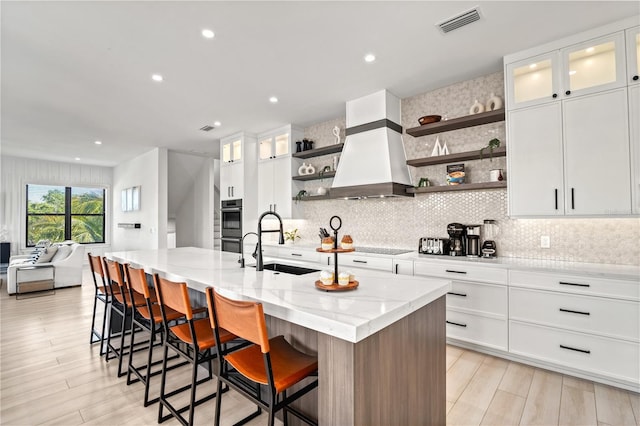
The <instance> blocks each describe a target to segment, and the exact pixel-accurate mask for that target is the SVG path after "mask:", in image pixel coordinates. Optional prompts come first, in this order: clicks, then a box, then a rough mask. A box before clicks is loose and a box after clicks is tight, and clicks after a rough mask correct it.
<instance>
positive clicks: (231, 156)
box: [220, 136, 242, 163]
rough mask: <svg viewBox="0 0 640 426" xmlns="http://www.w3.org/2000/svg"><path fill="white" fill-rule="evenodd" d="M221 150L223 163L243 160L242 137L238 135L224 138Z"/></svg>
mask: <svg viewBox="0 0 640 426" xmlns="http://www.w3.org/2000/svg"><path fill="white" fill-rule="evenodd" d="M220 150H221V153H220V158H221V159H222V163H235V162H238V161H242V137H240V136H238V137H231V138H225V139H222V141H221V144H220Z"/></svg>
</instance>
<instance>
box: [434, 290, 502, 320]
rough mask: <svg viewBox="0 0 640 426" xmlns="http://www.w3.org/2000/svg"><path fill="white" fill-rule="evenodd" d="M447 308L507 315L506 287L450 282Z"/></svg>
mask: <svg viewBox="0 0 640 426" xmlns="http://www.w3.org/2000/svg"><path fill="white" fill-rule="evenodd" d="M447 306H448V307H449V306H450V307H456V308H460V309H465V310H466V309H468V310H471V311H478V312H484V313H490V314H495V315H502V316H504V317H505V318H506V315H507V287H505V286H502V285H493V284H480V283H467V282H462V281H452V283H451V291H450V292H448V293H447Z"/></svg>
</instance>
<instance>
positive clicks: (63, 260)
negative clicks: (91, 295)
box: [7, 243, 85, 294]
mask: <svg viewBox="0 0 640 426" xmlns="http://www.w3.org/2000/svg"><path fill="white" fill-rule="evenodd" d="M56 246H57V247H58V248H57V250H56V253H55V254H54V255H53V258H52V259H51V260H50V261H48V262H40V263H33V262H31V261H30V259H31V257H32V256H31V255H18V256H11V259H9V267H8V268H7V292H8V293H9V294H14V293H15V292H16V287H17V286H16V284H17V276H18V270H20V269H22V271H21V272H20V281H21V282H28V281H39V280H42V279H45V278H46V277H47V274H48V273H50V270H49V271H46V269H47V267H51V266H53V268H54V288H61V287H72V286H77V285H82V265H83V262H84V257H85V256H84V246H82V245H80V244H78V243H72V244H65V243H62V244H57V245H56Z"/></svg>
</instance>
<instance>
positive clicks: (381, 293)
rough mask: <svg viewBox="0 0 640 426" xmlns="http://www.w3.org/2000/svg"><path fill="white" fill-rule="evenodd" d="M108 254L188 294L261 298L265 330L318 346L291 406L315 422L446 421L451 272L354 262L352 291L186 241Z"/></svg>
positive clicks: (307, 348) (309, 347)
mask: <svg viewBox="0 0 640 426" xmlns="http://www.w3.org/2000/svg"><path fill="white" fill-rule="evenodd" d="M107 256H108V257H110V258H113V259H115V260H118V261H120V262H123V263H131V264H132V265H134V266H138V267H142V268H144V269H145V271H146V272H147V273H150V274H153V273H158V274H160V275H161V276H164V277H166V278H168V279H171V280H176V281H185V282H186V283H187V284H188V286H189V288H190V289H191V290H192V291H193V292H194V293H196V294H201V293H203V292H204V289H205V288H206V287H209V286H211V287H214V288H215V289H216V290H217V291H219V292H220V293H221V294H223V295H224V296H227V297H230V298H236V299H250V300H254V301H259V302H262V303H263V307H264V311H265V314H267V315H268V317H269V318H268V327H269V333H270V335H272V336H275V335H277V334H284V335H285V336H286V337H287V339H290V340H292V341H293V343H294V346H295V345H298V346H300V347H299V349H301V350H303V351H306V352H309V353H311V352H315V353H317V355H318V363H319V366H318V379H319V386H318V389H317V392H313V393H310V394H309V395H307V396H305V398H303V400H301V401H300V403H301V406H300V407H299V408H300V409H302V410H303V411H304V412H306V413H308V414H310V415H312V416H315V417H317V418H318V421H319V424H340V425H356V424H371V425H375V424H379V425H392V424H398V425H400V424H445V417H446V400H445V398H446V343H445V342H446V329H445V320H446V318H445V295H446V293H447V292H448V291H449V290H450V288H451V283H450V281H449V280H445V279H431V278H424V277H412V276H401V275H395V274H392V273H387V272H380V271H371V270H360V269H355V268H354V270H353V271H354V272H355V274H356V276H357V279H358V281H359V282H360V286H359V287H358V289H357V290H354V291H349V292H337V293H331V292H329V293H328V292H324V291H320V290H318V289H316V288H315V285H314V281H315V279H316V274H314V273H311V274H307V275H290V274H285V273H275V272H273V271H269V270H265V271H261V272H257V271H256V270H255V269H254V268H251V267H246V268H240V267H239V265H238V263H237V259H238V256H237V254H232V253H226V252H219V251H214V250H207V249H200V248H193V247H185V248H177V249H159V250H138V251H123V252H112V253H108V254H107ZM290 263H291V264H296V263H297V264H298V265H305V266H309V265H310V264H308V263H304V262H295V261H292V262H290ZM201 300H202V301H204V297H203V298H202V299H201Z"/></svg>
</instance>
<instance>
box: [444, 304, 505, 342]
mask: <svg viewBox="0 0 640 426" xmlns="http://www.w3.org/2000/svg"><path fill="white" fill-rule="evenodd" d="M447 337H449V338H452V339H458V340H464V341H466V342H470V343H475V344H478V345H483V346H488V347H491V348H495V349H501V350H504V351H506V350H507V320H506V319H504V320H499V319H495V318H487V317H482V316H478V315H473V314H467V313H463V312H458V311H455V310H452V309H447Z"/></svg>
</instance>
